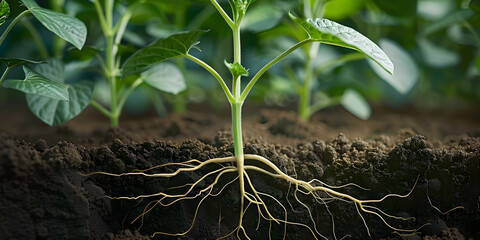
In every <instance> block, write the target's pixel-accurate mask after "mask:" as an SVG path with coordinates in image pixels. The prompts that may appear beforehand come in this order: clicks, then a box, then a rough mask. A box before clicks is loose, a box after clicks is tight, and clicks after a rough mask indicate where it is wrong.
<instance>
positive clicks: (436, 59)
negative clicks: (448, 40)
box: [417, 38, 460, 68]
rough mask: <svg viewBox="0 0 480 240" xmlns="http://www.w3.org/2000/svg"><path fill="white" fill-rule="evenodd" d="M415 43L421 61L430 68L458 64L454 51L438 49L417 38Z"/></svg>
mask: <svg viewBox="0 0 480 240" xmlns="http://www.w3.org/2000/svg"><path fill="white" fill-rule="evenodd" d="M417 42H418V46H419V47H420V53H421V54H422V57H423V60H424V61H425V63H426V64H428V65H429V66H431V67H436V68H444V67H451V66H454V65H456V64H458V63H459V62H460V56H459V55H458V53H456V52H454V51H451V50H448V49H445V48H442V47H439V46H437V45H435V44H434V43H432V42H431V41H429V40H427V39H426V38H419V39H418V41H417Z"/></svg>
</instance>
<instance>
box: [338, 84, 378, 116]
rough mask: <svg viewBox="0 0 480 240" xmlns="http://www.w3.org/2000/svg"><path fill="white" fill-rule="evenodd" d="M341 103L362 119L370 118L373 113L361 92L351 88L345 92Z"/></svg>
mask: <svg viewBox="0 0 480 240" xmlns="http://www.w3.org/2000/svg"><path fill="white" fill-rule="evenodd" d="M341 104H342V106H343V107H344V108H345V109H346V110H347V111H349V112H350V113H351V114H353V115H355V116H356V117H358V118H360V119H362V120H367V119H369V118H370V116H371V114H372V110H371V109H370V105H368V102H367V100H365V98H363V97H362V95H360V93H358V92H357V91H355V90H353V89H350V88H349V89H347V90H345V92H344V93H343V96H342V100H341Z"/></svg>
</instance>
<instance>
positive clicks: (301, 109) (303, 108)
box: [298, 56, 313, 122]
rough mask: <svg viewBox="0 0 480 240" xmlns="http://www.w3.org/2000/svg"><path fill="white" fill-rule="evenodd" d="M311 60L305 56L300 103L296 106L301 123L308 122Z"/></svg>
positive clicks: (311, 75) (311, 74) (311, 73)
mask: <svg viewBox="0 0 480 240" xmlns="http://www.w3.org/2000/svg"><path fill="white" fill-rule="evenodd" d="M312 62H313V59H312V58H311V57H310V56H307V62H306V64H305V73H306V74H305V79H304V82H303V87H302V91H301V93H300V101H299V105H298V114H299V115H300V118H301V119H302V120H303V121H305V122H306V121H308V119H309V118H310V115H311V113H310V95H311V93H312V90H311V85H312V81H313V64H312Z"/></svg>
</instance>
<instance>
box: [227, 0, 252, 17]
mask: <svg viewBox="0 0 480 240" xmlns="http://www.w3.org/2000/svg"><path fill="white" fill-rule="evenodd" d="M253 1H255V0H228V2H229V3H230V6H231V7H232V11H233V16H234V21H235V20H238V19H240V18H243V17H244V16H245V14H246V12H247V9H248V7H249V6H250V4H252V3H253Z"/></svg>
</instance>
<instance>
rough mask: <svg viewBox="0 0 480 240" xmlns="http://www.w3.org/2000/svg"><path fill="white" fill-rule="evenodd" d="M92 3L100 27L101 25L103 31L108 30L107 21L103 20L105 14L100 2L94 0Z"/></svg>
mask: <svg viewBox="0 0 480 240" xmlns="http://www.w3.org/2000/svg"><path fill="white" fill-rule="evenodd" d="M93 5H94V6H95V10H96V11H97V15H98V19H99V20H100V27H102V30H103V32H104V33H106V32H108V31H109V30H108V26H107V22H106V20H105V14H103V9H102V6H101V5H100V2H99V1H98V0H94V1H93Z"/></svg>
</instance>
